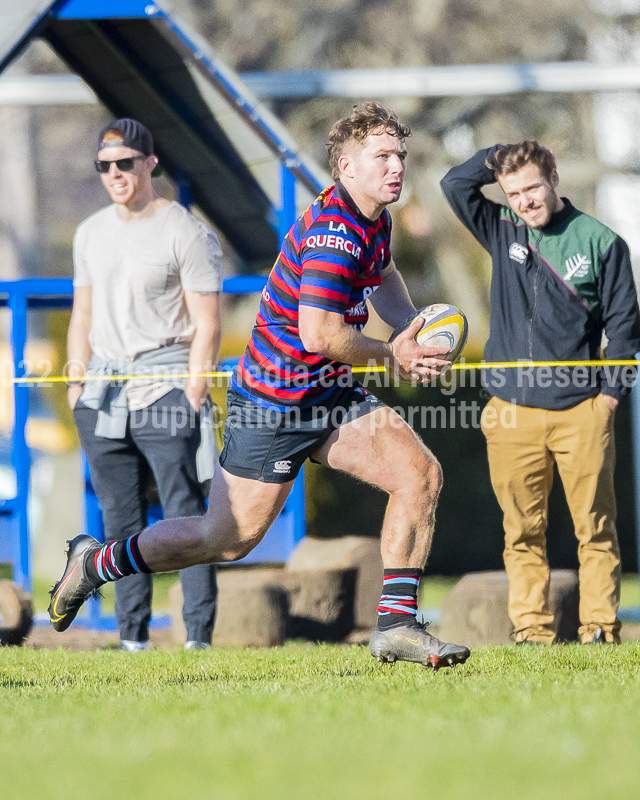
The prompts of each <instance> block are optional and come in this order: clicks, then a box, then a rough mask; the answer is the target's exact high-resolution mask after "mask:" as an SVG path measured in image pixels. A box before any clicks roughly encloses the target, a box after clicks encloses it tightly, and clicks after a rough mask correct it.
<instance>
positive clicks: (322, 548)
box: [287, 536, 383, 628]
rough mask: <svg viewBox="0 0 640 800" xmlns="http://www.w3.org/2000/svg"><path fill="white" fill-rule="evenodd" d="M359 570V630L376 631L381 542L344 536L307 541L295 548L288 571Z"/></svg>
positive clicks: (380, 578)
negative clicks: (370, 629)
mask: <svg viewBox="0 0 640 800" xmlns="http://www.w3.org/2000/svg"><path fill="white" fill-rule="evenodd" d="M349 568H355V569H356V570H357V579H356V588H355V608H354V611H355V619H354V622H355V627H356V628H374V627H375V626H376V609H377V607H378V601H379V600H380V592H381V591H382V574H383V573H382V558H381V557H380V539H375V538H372V537H368V536H343V537H342V538H340V539H316V538H312V537H310V536H307V537H306V538H304V539H303V540H302V541H301V542H300V544H299V545H298V547H297V548H296V549H295V551H294V553H293V555H292V556H291V559H290V560H289V563H288V565H287V569H289V570H295V571H297V572H301V571H306V570H322V569H325V570H326V569H349Z"/></svg>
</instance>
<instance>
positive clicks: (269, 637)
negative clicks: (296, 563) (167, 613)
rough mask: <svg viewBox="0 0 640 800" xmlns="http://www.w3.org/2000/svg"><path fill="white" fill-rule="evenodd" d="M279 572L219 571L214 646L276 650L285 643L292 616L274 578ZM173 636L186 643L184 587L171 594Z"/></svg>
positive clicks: (280, 586)
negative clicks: (289, 619) (183, 615)
mask: <svg viewBox="0 0 640 800" xmlns="http://www.w3.org/2000/svg"><path fill="white" fill-rule="evenodd" d="M277 571H278V570H247V569H229V570H220V571H219V572H218V606H217V613H216V624H215V628H214V631H213V644H235V645H242V646H244V647H276V646H278V645H281V644H283V642H284V640H285V634H286V625H287V617H288V614H287V612H288V594H287V591H286V589H284V587H283V586H282V585H281V584H278V583H277V582H274V581H273V580H271V578H270V575H269V574H270V573H272V572H277ZM170 602H171V613H172V616H173V627H172V634H173V639H174V640H175V641H177V642H182V643H184V642H185V641H186V638H187V631H186V629H185V626H184V622H183V620H182V606H183V602H184V600H183V595H182V586H181V584H180V583H177V584H176V585H175V586H173V587H172V589H171V592H170Z"/></svg>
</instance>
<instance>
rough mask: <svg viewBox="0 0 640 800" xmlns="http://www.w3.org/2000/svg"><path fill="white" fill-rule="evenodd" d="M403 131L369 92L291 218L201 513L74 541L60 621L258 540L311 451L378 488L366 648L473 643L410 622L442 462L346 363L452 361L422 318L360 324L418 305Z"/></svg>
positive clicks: (410, 374)
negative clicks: (134, 531) (426, 341)
mask: <svg viewBox="0 0 640 800" xmlns="http://www.w3.org/2000/svg"><path fill="white" fill-rule="evenodd" d="M410 133H411V131H410V129H409V128H408V127H407V126H405V125H402V124H401V123H400V122H399V121H398V118H397V117H396V115H395V114H393V113H391V112H390V111H388V110H387V109H385V108H383V107H382V106H380V105H378V104H377V103H366V104H364V105H362V106H359V107H355V108H354V110H353V112H352V114H351V115H350V116H349V117H347V118H345V119H342V120H339V121H338V122H337V123H336V124H335V125H334V126H333V128H332V130H331V132H330V135H329V144H328V152H329V162H330V165H331V170H332V177H333V178H334V180H335V181H336V182H335V185H334V186H332V187H330V188H329V189H327V190H325V191H324V192H323V193H322V194H321V195H320V197H319V198H318V199H317V200H316V201H315V202H314V203H313V205H311V206H310V207H309V208H308V209H307V210H306V211H305V212H304V214H303V215H302V216H301V217H300V218H299V219H298V220H297V221H296V223H295V224H294V225H293V227H292V228H291V230H290V231H289V234H288V235H287V237H286V239H285V241H284V243H283V245H282V249H281V251H280V255H279V257H278V259H277V261H276V263H275V266H274V267H273V269H272V271H271V274H270V276H269V280H268V282H267V285H266V287H265V289H264V291H263V293H262V300H261V304H260V310H259V313H258V316H257V320H256V324H255V327H254V330H253V334H252V337H251V340H250V342H249V344H248V347H247V350H246V352H245V355H244V357H243V359H242V360H241V362H240V364H239V366H238V369H237V371H236V373H235V374H234V376H233V380H232V382H231V385H230V387H229V391H228V398H227V408H228V416H227V425H226V428H225V435H224V450H223V452H222V455H221V457H220V462H219V467H218V469H217V470H216V473H215V475H214V478H213V481H212V485H211V493H210V496H209V508H208V511H207V513H206V514H205V515H204V516H202V517H188V518H183V519H171V520H163V521H161V522H158V523H157V524H155V525H153V526H152V527H151V528H149V529H147V530H146V531H143V532H142V533H141V534H138V535H136V536H132V537H130V538H129V539H127V540H125V541H123V542H116V543H113V544H109V545H105V546H103V545H101V544H99V543H98V542H96V541H95V540H94V539H93V538H91V537H89V536H84V535H83V536H77V537H76V538H75V539H73V540H72V541H71V542H70V543H69V545H70V546H69V551H68V554H67V566H66V569H65V572H64V574H63V576H62V578H61V580H60V582H59V583H58V584H56V586H55V587H54V589H53V590H52V593H51V594H52V597H51V604H50V606H49V614H50V618H51V622H52V625H53V627H54V628H55V629H56V630H59V631H62V630H65V629H66V628H68V626H69V625H70V624H71V622H72V621H73V619H74V618H75V616H76V614H77V612H78V609H79V608H80V606H81V605H82V603H83V602H84V600H85V599H86V598H87V597H88V595H89V594H90V593H91V592H92V591H94V590H95V589H97V588H98V587H99V586H101V585H102V584H103V583H105V582H106V581H111V580H118V579H120V578H121V577H123V576H125V575H131V574H134V573H136V572H166V571H169V570H177V569H183V568H185V567H188V566H191V565H193V564H202V563H214V562H225V561H236V560H238V559H241V558H243V557H244V556H246V555H247V554H248V553H249V552H250V551H251V550H252V549H253V548H254V547H255V546H256V545H257V544H258V543H259V542H260V540H261V539H262V538H263V536H264V535H265V533H266V532H267V530H268V529H269V527H270V526H271V524H272V523H273V521H274V520H275V519H276V517H277V516H278V514H279V512H280V510H281V509H282V506H283V504H284V502H285V500H286V498H287V495H288V494H289V492H290V491H291V487H292V485H293V481H294V479H295V477H296V475H297V474H298V472H299V470H300V468H301V466H302V464H303V462H304V461H305V460H306V459H307V458H311V459H312V460H313V461H315V462H318V463H321V464H325V465H326V466H329V467H333V468H334V469H338V470H342V471H344V472H347V473H348V474H350V475H353V476H355V477H357V478H359V479H360V480H363V481H366V482H367V483H370V484H372V485H374V486H377V487H379V488H380V489H383V490H384V491H386V492H387V493H388V495H389V502H388V505H387V510H386V514H385V518H384V523H383V526H382V536H381V551H382V561H383V565H384V583H383V590H382V597H381V600H380V605H379V606H378V624H377V627H376V629H375V630H374V632H373V634H372V636H371V641H370V650H371V653H372V655H374V656H375V657H376V658H378V660H380V661H388V662H393V661H396V660H405V661H415V662H419V663H422V664H423V665H425V666H431V667H433V668H434V669H438V668H439V667H442V666H450V665H455V664H456V663H463V662H464V661H466V659H467V658H468V656H469V649H468V648H467V647H464V646H461V645H454V644H447V643H444V642H441V641H440V640H439V639H436V638H435V637H434V636H432V635H431V634H430V633H428V631H426V629H425V626H424V625H422V624H420V623H418V622H417V620H416V610H417V592H418V585H419V580H420V575H421V572H422V569H423V567H424V565H425V562H426V559H427V555H428V552H429V547H430V543H431V538H432V534H433V528H434V515H435V508H436V503H437V499H438V494H439V492H440V486H441V482H442V473H441V469H440V465H439V464H438V462H437V460H436V459H435V458H434V456H433V454H432V453H431V452H430V451H429V450H428V449H427V448H426V447H425V445H424V444H423V443H422V441H421V440H420V439H419V438H418V436H417V435H416V434H415V433H414V432H413V430H412V429H411V428H410V427H409V426H408V425H407V424H406V423H405V422H404V421H403V420H402V418H401V417H400V416H399V415H398V414H397V413H396V412H394V411H393V410H392V409H391V408H389V407H388V406H386V405H385V404H384V403H382V402H381V401H379V400H378V399H377V398H376V397H374V396H373V395H371V394H370V393H368V392H367V391H366V390H365V389H363V388H362V387H361V386H360V385H358V383H357V382H354V381H353V379H352V374H351V366H352V365H362V366H373V365H378V366H385V367H387V368H389V369H391V370H393V372H394V374H396V375H397V376H399V377H400V378H403V379H405V380H407V379H411V378H413V379H415V380H418V381H428V380H429V379H430V378H432V377H433V376H435V375H437V374H439V373H440V372H441V371H442V370H443V369H444V368H446V367H447V366H449V364H450V362H449V361H447V360H446V357H443V356H446V354H443V353H439V352H438V351H437V350H434V349H430V348H425V347H421V346H419V345H418V344H417V343H416V342H415V340H414V334H415V333H416V331H417V330H418V329H419V327H420V324H421V323H420V322H419V321H415V322H414V323H413V324H411V325H410V326H409V327H408V328H407V329H406V330H405V331H404V332H403V333H401V334H400V335H399V336H398V337H397V338H396V339H395V340H394V341H393V342H392V343H388V342H384V341H381V340H379V339H374V338H371V337H369V336H366V335H365V334H363V333H362V328H363V327H364V325H365V323H366V321H367V317H368V308H367V300H370V301H371V303H372V304H373V306H374V308H375V310H376V311H377V313H378V314H379V315H380V317H381V318H382V319H383V320H384V321H385V322H387V323H388V324H389V325H391V326H393V327H397V326H399V325H400V324H401V323H402V322H403V321H404V320H405V319H406V318H407V317H408V316H410V315H412V314H414V313H415V308H414V306H413V304H412V302H411V300H410V298H409V295H408V292H407V289H406V286H405V283H404V281H403V279H402V277H401V275H400V273H399V272H398V270H397V269H396V267H395V264H394V263H393V260H392V258H391V254H390V242H389V240H390V234H391V219H390V217H389V214H388V212H387V211H386V206H388V205H390V204H391V203H394V202H396V201H397V200H398V199H399V197H400V193H401V191H402V185H403V181H404V175H405V157H406V152H407V150H406V145H405V140H406V138H407V137H408V136H409V135H410Z"/></svg>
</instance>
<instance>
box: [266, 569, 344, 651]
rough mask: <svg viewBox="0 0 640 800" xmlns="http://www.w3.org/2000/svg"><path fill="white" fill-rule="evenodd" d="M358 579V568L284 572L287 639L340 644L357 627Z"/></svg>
mask: <svg viewBox="0 0 640 800" xmlns="http://www.w3.org/2000/svg"><path fill="white" fill-rule="evenodd" d="M357 577H358V571H357V570H356V569H355V568H352V569H307V570H295V571H294V570H284V571H283V573H282V581H283V586H284V587H286V589H287V591H288V592H289V618H288V620H287V637H288V638H290V639H312V640H313V641H324V642H339V641H341V640H342V639H344V638H345V636H348V635H349V634H350V633H351V631H352V630H353V624H354V601H355V596H356V580H357Z"/></svg>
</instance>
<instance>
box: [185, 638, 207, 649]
mask: <svg viewBox="0 0 640 800" xmlns="http://www.w3.org/2000/svg"><path fill="white" fill-rule="evenodd" d="M210 647H211V645H210V644H207V642H197V641H195V639H192V640H190V641H188V642H187V643H186V644H185V646H184V649H185V650H209V648H210Z"/></svg>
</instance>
